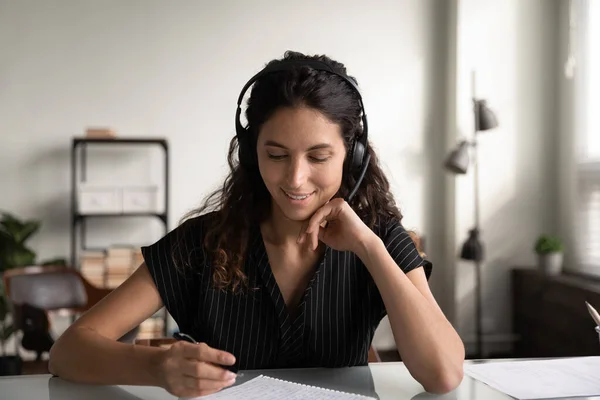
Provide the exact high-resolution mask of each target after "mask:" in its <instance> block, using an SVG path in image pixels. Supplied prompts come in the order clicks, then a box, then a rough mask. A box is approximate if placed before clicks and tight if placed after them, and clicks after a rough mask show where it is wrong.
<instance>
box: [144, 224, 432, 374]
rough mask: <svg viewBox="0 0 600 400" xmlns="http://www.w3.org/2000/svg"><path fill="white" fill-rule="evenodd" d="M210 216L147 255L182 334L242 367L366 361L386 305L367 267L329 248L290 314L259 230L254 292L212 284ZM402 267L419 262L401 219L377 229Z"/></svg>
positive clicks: (252, 250)
mask: <svg viewBox="0 0 600 400" xmlns="http://www.w3.org/2000/svg"><path fill="white" fill-rule="evenodd" d="M207 220H208V218H207V215H204V216H200V217H196V218H193V219H190V220H188V221H186V222H185V223H183V224H182V225H181V226H180V227H178V228H177V229H175V230H173V231H171V232H170V233H169V234H167V235H166V236H165V237H163V238H162V239H160V240H159V241H158V242H156V243H154V244H153V245H151V246H147V247H143V248H142V253H143V256H144V260H145V263H146V265H147V266H148V269H149V271H150V274H151V275H152V278H153V279H154V282H155V284H156V287H157V289H158V291H159V293H160V296H161V298H162V300H163V304H164V305H165V307H166V308H167V310H168V312H169V313H170V314H171V315H172V316H173V318H174V320H175V321H176V322H177V324H178V326H179V329H180V330H181V332H184V333H187V334H189V335H191V336H192V337H194V338H195V339H196V340H197V341H199V342H205V343H207V344H208V345H209V346H211V347H214V348H218V349H221V350H226V351H228V352H231V353H232V354H234V355H235V356H236V358H237V367H238V368H239V369H258V368H261V369H262V368H291V367H344V366H354V365H365V364H366V363H367V357H368V350H369V347H370V344H371V341H372V339H373V334H374V332H375V329H376V328H377V326H378V325H379V322H380V321H381V319H382V318H383V317H384V316H385V314H386V311H385V306H384V304H383V300H382V299H381V296H380V294H379V291H378V290H377V287H376V285H375V283H374V282H373V279H372V278H371V276H370V274H369V272H368V271H367V269H366V268H365V266H364V265H363V264H362V262H361V261H360V259H359V258H358V257H357V256H356V255H355V254H353V253H351V252H342V251H336V250H333V249H331V248H329V247H328V248H326V250H325V254H324V256H323V257H322V258H321V260H320V263H319V265H318V267H317V269H316V272H315V274H314V275H313V277H312V279H311V281H310V282H309V284H308V286H307V288H306V290H305V292H304V296H303V298H302V300H301V302H300V304H299V309H298V312H297V313H296V316H295V317H294V318H292V317H291V316H290V315H289V313H288V310H287V308H286V306H285V303H284V301H283V297H282V295H281V292H280V291H279V288H278V286H277V283H276V281H275V277H274V275H273V273H272V271H271V267H270V266H269V260H268V257H267V253H266V250H265V245H264V242H263V239H262V235H261V233H260V229H259V228H258V227H256V228H255V229H254V230H253V232H252V233H253V234H252V235H251V238H252V239H251V243H250V246H249V251H248V257H247V258H246V264H245V272H246V275H247V276H248V282H249V286H250V287H251V288H254V290H250V291H246V292H244V293H241V294H233V293H231V292H228V291H222V290H216V289H214V288H213V287H212V273H211V264H210V260H209V259H208V258H207V257H206V255H207V254H206V253H205V251H204V250H203V248H202V242H203V240H202V239H203V232H204V230H205V226H206V223H207ZM376 233H377V234H378V235H379V236H380V237H381V238H382V239H383V241H384V243H385V246H386V248H387V249H388V251H389V253H390V255H391V256H392V257H393V259H394V260H395V261H396V263H397V264H398V265H399V266H400V268H402V270H403V271H404V272H408V271H410V270H412V269H414V268H417V267H419V266H421V265H422V264H423V262H424V260H423V259H422V258H421V257H420V256H419V254H418V252H417V250H416V248H415V245H414V243H413V242H412V240H411V239H410V237H409V235H408V233H407V232H406V231H405V230H404V228H403V227H402V226H401V224H400V222H399V221H397V220H392V221H390V222H389V223H387V224H386V226H384V227H382V228H381V229H378V232H376Z"/></svg>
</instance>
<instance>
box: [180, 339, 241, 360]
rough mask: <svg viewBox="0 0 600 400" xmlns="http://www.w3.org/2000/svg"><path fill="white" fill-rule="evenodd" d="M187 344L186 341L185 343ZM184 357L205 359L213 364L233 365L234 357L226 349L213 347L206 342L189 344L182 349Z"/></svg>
mask: <svg viewBox="0 0 600 400" xmlns="http://www.w3.org/2000/svg"><path fill="white" fill-rule="evenodd" d="M186 344H187V343H186ZM184 356H185V358H191V359H194V360H198V361H206V362H211V363H215V364H222V365H233V364H235V357H234V356H233V354H231V353H228V352H226V351H222V350H217V349H213V348H212V347H210V346H209V345H207V344H206V343H200V344H191V343H190V344H189V346H185V349H184Z"/></svg>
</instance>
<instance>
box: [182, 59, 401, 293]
mask: <svg viewBox="0 0 600 400" xmlns="http://www.w3.org/2000/svg"><path fill="white" fill-rule="evenodd" d="M283 60H318V61H321V62H323V63H326V64H328V65H330V66H331V67H332V68H334V69H335V70H336V71H339V72H342V73H343V74H346V68H345V67H344V65H343V64H341V63H339V62H337V61H334V60H332V59H331V58H329V57H327V56H324V55H318V56H306V55H304V54H301V53H298V52H292V51H288V52H286V53H285V55H284V57H283ZM279 62H281V60H273V61H271V62H269V64H267V65H268V66H270V65H272V64H276V63H279ZM350 79H354V78H352V77H350ZM355 81H356V80H355ZM298 106H305V107H310V108H314V109H316V110H318V111H320V112H321V113H323V114H324V115H325V116H327V118H328V119H330V120H331V121H333V122H335V123H337V124H339V125H340V127H341V128H342V129H341V130H342V134H343V139H344V145H345V146H346V152H347V153H348V149H349V148H351V146H352V144H353V141H354V140H356V138H357V137H358V136H359V135H360V134H361V133H362V124H361V107H360V103H359V98H358V95H357V93H356V92H355V90H354V89H353V88H352V87H350V85H349V84H348V83H347V82H345V81H344V80H343V79H342V78H340V77H339V76H336V75H334V74H331V73H328V72H324V71H319V70H315V69H313V68H311V67H309V66H302V67H298V68H295V69H292V70H285V71H279V72H274V73H271V74H268V75H266V76H264V77H263V78H261V79H259V80H258V81H257V82H255V84H254V85H253V86H252V89H251V93H250V98H249V100H248V106H247V109H246V119H247V121H248V134H249V135H251V137H250V138H249V139H250V143H252V144H253V148H254V150H253V151H256V143H257V138H258V134H259V131H260V128H261V126H262V125H263V124H264V123H265V122H266V121H267V120H268V119H269V118H270V117H271V116H272V115H273V114H274V113H275V111H277V110H278V109H280V108H282V107H298ZM368 151H369V153H370V154H371V160H370V163H369V166H368V168H367V171H366V174H365V177H364V180H363V182H362V183H361V185H360V188H359V189H358V191H357V193H356V195H355V196H354V197H353V198H352V200H351V201H350V206H351V207H352V208H353V209H354V211H355V212H356V213H357V214H358V216H359V217H360V218H361V219H362V220H363V221H364V222H365V223H366V224H367V225H368V226H369V227H370V228H371V229H373V228H374V227H375V225H376V224H377V223H379V221H381V220H384V221H386V220H389V218H392V217H395V218H397V219H399V220H401V219H402V215H401V214H400V211H399V210H398V208H397V207H396V204H395V201H394V198H393V196H392V194H391V193H390V190H389V182H388V180H387V178H386V177H385V175H384V173H383V171H382V170H381V168H380V167H379V165H378V159H377V155H376V154H375V152H374V151H373V148H372V147H371V145H370V143H369V147H368ZM237 155H238V141H237V138H236V137H235V136H234V137H233V138H232V139H231V142H230V145H229V154H228V163H229V168H230V172H229V175H228V176H227V178H226V179H225V181H224V183H223V186H222V187H221V188H219V189H218V190H216V191H214V192H213V193H212V194H210V195H209V196H208V197H207V198H205V200H204V203H203V205H202V206H201V207H200V208H198V209H197V210H193V211H191V212H189V213H188V214H186V216H185V217H184V219H187V218H190V217H193V216H197V215H201V214H204V213H207V212H212V215H211V218H210V224H209V226H208V227H207V228H206V230H205V239H204V243H203V245H204V249H205V250H206V254H207V255H210V256H211V261H212V266H213V276H212V278H213V283H214V285H215V287H216V288H220V289H230V290H232V291H234V292H236V291H237V290H239V289H243V288H245V287H246V284H247V281H246V274H245V273H244V261H245V255H246V250H247V246H248V241H249V236H250V231H251V228H252V227H253V226H256V225H257V224H260V223H261V222H263V221H264V220H265V219H266V218H267V217H268V216H269V213H270V211H271V196H270V194H269V192H268V191H267V188H266V186H265V184H264V182H263V180H262V178H261V176H260V172H259V170H258V166H255V167H252V168H244V167H242V166H241V165H240V164H239V160H238V159H237ZM348 164H349V163H348V162H346V163H345V170H344V174H343V178H342V184H341V187H340V189H339V191H338V194H337V195H336V196H338V197H344V196H346V195H347V194H348V193H349V192H350V190H351V188H352V187H353V185H354V183H355V182H356V181H355V177H354V176H353V175H352V174H351V173H348V167H347V165H348Z"/></svg>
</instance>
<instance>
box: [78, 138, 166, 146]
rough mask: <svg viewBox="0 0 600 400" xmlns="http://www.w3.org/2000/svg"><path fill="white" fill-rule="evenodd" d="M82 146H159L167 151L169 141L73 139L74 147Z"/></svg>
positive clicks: (147, 139)
mask: <svg viewBox="0 0 600 400" xmlns="http://www.w3.org/2000/svg"><path fill="white" fill-rule="evenodd" d="M80 144H159V145H161V146H162V147H164V148H165V149H166V148H167V147H168V142H167V139H163V138H87V137H76V138H73V147H77V146H78V145H80Z"/></svg>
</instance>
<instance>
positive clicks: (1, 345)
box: [0, 213, 66, 375]
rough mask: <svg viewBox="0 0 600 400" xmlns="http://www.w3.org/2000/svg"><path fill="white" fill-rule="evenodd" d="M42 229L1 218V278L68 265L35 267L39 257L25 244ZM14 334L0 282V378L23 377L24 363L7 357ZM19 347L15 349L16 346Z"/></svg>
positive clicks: (36, 224)
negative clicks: (27, 268)
mask: <svg viewBox="0 0 600 400" xmlns="http://www.w3.org/2000/svg"><path fill="white" fill-rule="evenodd" d="M39 228H40V221H37V220H30V221H21V220H19V219H17V218H16V217H14V216H12V215H11V214H8V213H1V214H0V278H1V276H2V275H3V274H4V272H5V271H7V270H9V269H13V268H18V267H25V266H29V265H66V262H65V260H64V259H56V260H50V261H46V262H44V263H41V264H36V258H37V255H36V253H35V252H34V251H33V250H31V249H30V248H28V247H27V245H26V243H25V242H27V241H28V240H29V239H30V238H31V237H32V236H33V235H34V234H35V233H36V232H37V231H38V230H39ZM14 333H15V327H14V325H13V324H12V321H11V318H10V301H8V298H7V296H6V290H5V288H4V280H3V279H0V375H16V374H20V372H21V366H22V360H21V358H20V357H19V354H18V352H15V354H14V355H7V351H6V342H7V341H8V340H9V339H10V337H11V336H12V335H13V334H14ZM15 347H16V345H15Z"/></svg>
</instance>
